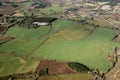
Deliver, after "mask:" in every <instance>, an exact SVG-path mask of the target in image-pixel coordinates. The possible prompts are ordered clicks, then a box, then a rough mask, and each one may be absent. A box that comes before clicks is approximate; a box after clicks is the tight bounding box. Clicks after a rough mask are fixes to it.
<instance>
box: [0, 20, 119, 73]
mask: <svg viewBox="0 0 120 80" xmlns="http://www.w3.org/2000/svg"><path fill="white" fill-rule="evenodd" d="M52 26H53V28H52V30H51V31H50V32H49V30H50V26H41V27H39V28H37V29H25V28H20V27H12V28H10V29H9V30H8V31H7V33H6V34H8V35H11V36H15V39H13V40H11V41H8V42H7V43H4V44H2V45H0V52H8V53H15V54H17V55H23V56H28V55H29V56H33V57H38V58H45V59H52V60H60V61H67V62H69V61H71V62H79V63H82V64H84V65H86V66H88V67H89V68H98V69H99V70H101V71H103V72H106V71H107V70H108V69H109V68H110V65H109V62H108V61H107V56H108V55H109V54H110V53H111V51H112V50H113V49H114V48H115V47H116V46H119V44H118V43H117V42H113V41H112V38H113V37H114V36H115V35H116V34H117V33H116V32H115V31H113V30H110V29H106V28H97V29H96V30H94V32H93V33H92V34H90V33H91V30H92V28H91V27H89V26H83V25H79V24H77V23H74V22H71V21H66V20H60V19H58V20H56V21H55V22H53V23H52ZM88 29H89V30H88ZM48 32H49V33H48ZM47 34H49V35H47ZM48 37H49V38H48ZM44 41H45V43H44V44H42V43H43V42H44ZM31 52H32V53H31Z"/></svg>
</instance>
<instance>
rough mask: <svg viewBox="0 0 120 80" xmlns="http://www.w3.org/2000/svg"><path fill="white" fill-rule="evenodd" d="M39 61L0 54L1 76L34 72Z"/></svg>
mask: <svg viewBox="0 0 120 80" xmlns="http://www.w3.org/2000/svg"><path fill="white" fill-rule="evenodd" d="M38 64H39V61H35V60H32V59H23V58H20V57H15V56H10V55H4V54H0V76H6V75H12V74H16V73H26V72H34V71H35V69H36V67H37V66H38Z"/></svg>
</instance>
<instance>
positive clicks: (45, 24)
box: [33, 22, 49, 26]
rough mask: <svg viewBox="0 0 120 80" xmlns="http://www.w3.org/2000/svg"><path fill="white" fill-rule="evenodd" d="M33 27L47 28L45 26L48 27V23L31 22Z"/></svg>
mask: <svg viewBox="0 0 120 80" xmlns="http://www.w3.org/2000/svg"><path fill="white" fill-rule="evenodd" d="M33 25H38V26H47V25H49V23H48V22H33Z"/></svg>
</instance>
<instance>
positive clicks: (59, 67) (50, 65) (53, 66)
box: [36, 60, 78, 75]
mask: <svg viewBox="0 0 120 80" xmlns="http://www.w3.org/2000/svg"><path fill="white" fill-rule="evenodd" d="M46 68H47V69H48V74H49V75H58V74H77V73H78V72H76V71H74V70H72V69H71V68H70V67H69V66H68V65H67V63H65V62H56V61H52V60H42V61H40V64H39V65H38V67H37V69H36V72H40V71H41V70H44V69H46Z"/></svg>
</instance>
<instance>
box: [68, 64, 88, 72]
mask: <svg viewBox="0 0 120 80" xmlns="http://www.w3.org/2000/svg"><path fill="white" fill-rule="evenodd" d="M68 65H69V66H70V67H71V68H72V69H74V70H76V71H78V72H88V71H90V70H89V68H87V67H86V66H84V65H82V64H80V63H78V62H69V63H68Z"/></svg>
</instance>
